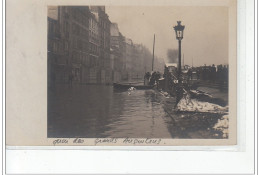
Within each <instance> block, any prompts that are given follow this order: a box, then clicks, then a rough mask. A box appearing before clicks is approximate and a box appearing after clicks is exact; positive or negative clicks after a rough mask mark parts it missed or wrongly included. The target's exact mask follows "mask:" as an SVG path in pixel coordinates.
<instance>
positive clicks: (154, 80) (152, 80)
mask: <svg viewBox="0 0 260 175" xmlns="http://www.w3.org/2000/svg"><path fill="white" fill-rule="evenodd" d="M160 78H161V74H160V72H158V71H157V72H153V73H152V74H151V73H150V72H146V73H145V75H144V85H155V84H158V81H159V79H160Z"/></svg>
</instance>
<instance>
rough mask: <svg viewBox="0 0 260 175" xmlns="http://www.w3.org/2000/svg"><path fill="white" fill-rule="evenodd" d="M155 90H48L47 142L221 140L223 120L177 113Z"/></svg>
mask: <svg viewBox="0 0 260 175" xmlns="http://www.w3.org/2000/svg"><path fill="white" fill-rule="evenodd" d="M174 102H175V99H174V98H173V97H171V98H166V97H164V96H163V95H161V94H160V93H158V91H155V90H134V91H116V90H114V89H113V86H105V85H73V86H72V87H70V86H68V85H56V86H55V88H52V89H49V90H48V137H50V138H56V137H67V138H71V137H82V138H96V137H99V138H105V137H118V138H122V137H132V138H147V137H148V138H222V133H221V132H220V131H216V130H214V129H213V126H214V125H215V124H216V123H217V122H218V119H220V118H221V117H222V116H221V115H219V114H214V115H213V114H191V113H187V114H185V113H174V112H173V111H172V110H173V108H174V105H175V103H174Z"/></svg>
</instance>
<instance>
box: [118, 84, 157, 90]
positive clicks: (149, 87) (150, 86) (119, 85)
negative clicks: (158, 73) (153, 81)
mask: <svg viewBox="0 0 260 175" xmlns="http://www.w3.org/2000/svg"><path fill="white" fill-rule="evenodd" d="M113 86H114V88H116V89H121V90H127V89H129V88H131V87H134V88H135V89H137V90H145V89H152V88H154V87H155V85H137V84H123V83H113Z"/></svg>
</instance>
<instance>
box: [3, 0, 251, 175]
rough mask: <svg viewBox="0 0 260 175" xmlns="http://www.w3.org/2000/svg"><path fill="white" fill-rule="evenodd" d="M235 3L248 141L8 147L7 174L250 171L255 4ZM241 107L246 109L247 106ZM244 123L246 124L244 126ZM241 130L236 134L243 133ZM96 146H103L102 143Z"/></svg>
mask: <svg viewBox="0 0 260 175" xmlns="http://www.w3.org/2000/svg"><path fill="white" fill-rule="evenodd" d="M238 2H239V6H238V7H239V8H240V7H241V8H242V9H243V7H245V11H240V10H239V9H238V10H239V16H238V17H239V23H238V25H239V30H238V32H239V33H238V39H239V43H244V44H243V45H240V47H241V49H239V52H238V56H239V57H238V59H239V61H238V71H239V79H238V86H239V89H238V94H239V98H238V101H239V108H238V109H239V112H238V113H239V115H240V116H239V117H241V118H242V119H241V120H239V121H240V122H239V128H240V129H241V130H243V129H244V130H246V133H245V138H246V141H245V143H244V144H243V143H242V142H243V139H242V140H239V144H241V145H244V149H242V150H241V149H239V150H237V151H221V150H219V151H147V150H146V151H129V150H128V151H126V150H120V151H119V150H113V151H111V150H107V151H105V150H94V151H91V150H46V149H45V150H28V149H26V150H12V149H8V150H7V151H6V165H7V168H6V170H7V173H8V174H14V173H19V174H22V173H26V174H29V173H51V174H54V173H66V174H67V173H73V174H80V173H100V174H103V173H113V174H115V173H120V174H121V173H131V174H133V173H149V174H150V173H151V174H152V173H153V174H154V173H155V174H157V173H160V174H164V173H175V174H179V173H186V174H191V173H192V174H203V173H207V174H213V173H214V174H222V173H225V174H227V173H232V174H253V173H254V167H253V165H254V156H253V154H254V142H253V140H254V121H253V120H254V118H253V117H252V116H254V110H253V108H254V102H253V97H254V95H255V94H254V69H253V67H254V60H253V59H251V58H254V52H253V50H254V36H253V33H254V32H253V31H254V20H253V16H254V7H253V5H254V2H253V0H239V1H238ZM240 5H241V6H240ZM244 5H245V6H244ZM241 18H242V20H241ZM243 18H245V21H243ZM243 22H245V23H243ZM245 26H246V28H245ZM245 34H247V35H245ZM243 47H245V48H246V50H243ZM243 51H244V53H243ZM243 55H245V56H243ZM3 64H4V65H5V62H3ZM4 86H5V84H4ZM4 86H3V87H4ZM3 105H4V104H3ZM243 105H244V106H245V107H246V109H245V110H244V107H243ZM3 107H4V106H3ZM3 109H4V108H3ZM245 117H246V118H245ZM243 118H245V120H243ZM244 121H245V123H246V128H245V127H244V126H245V123H244ZM240 129H239V133H238V134H240V132H241V130H240ZM242 134H243V132H242ZM240 141H241V142H240ZM100 148H101V149H103V148H105V147H100ZM184 148H187V147H184ZM105 149H106V148H105ZM204 150H205V149H204Z"/></svg>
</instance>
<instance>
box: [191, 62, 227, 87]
mask: <svg viewBox="0 0 260 175" xmlns="http://www.w3.org/2000/svg"><path fill="white" fill-rule="evenodd" d="M195 71H196V74H197V79H200V80H206V81H211V82H214V83H228V66H227V65H224V66H223V65H218V66H215V65H214V64H213V65H212V66H206V65H204V66H201V67H197V68H195Z"/></svg>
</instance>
